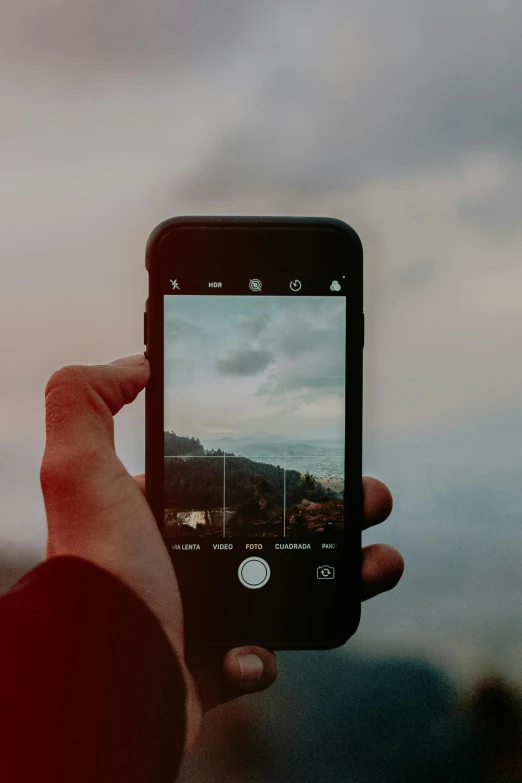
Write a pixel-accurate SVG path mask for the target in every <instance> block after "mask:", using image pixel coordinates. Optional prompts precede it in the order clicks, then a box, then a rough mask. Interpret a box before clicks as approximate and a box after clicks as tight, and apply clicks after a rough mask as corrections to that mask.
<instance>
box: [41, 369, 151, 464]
mask: <svg viewBox="0 0 522 783" xmlns="http://www.w3.org/2000/svg"><path fill="white" fill-rule="evenodd" d="M149 375H150V366H149V363H148V361H147V359H146V357H145V356H144V354H138V355H136V356H129V357H125V358H124V359H117V360H116V361H114V362H112V363H111V364H106V365H105V364H103V365H93V366H84V365H71V366H68V367H63V368H62V369H61V370H58V371H57V372H55V373H54V374H53V375H52V376H51V378H50V379H49V382H48V383H47V386H46V389H45V408H46V449H45V455H44V460H45V459H46V458H48V459H59V458H60V457H63V456H64V455H67V459H70V457H71V455H72V454H74V453H76V452H78V451H81V452H85V450H88V451H89V452H91V453H92V452H93V451H96V452H99V451H100V450H102V451H103V452H106V451H107V450H114V422H113V416H114V415H115V414H116V413H118V411H119V410H120V409H121V408H122V407H123V406H124V405H127V404H128V403H130V402H132V401H133V400H134V399H135V398H136V396H137V395H138V394H139V392H140V391H141V390H142V389H143V388H144V387H145V386H146V384H147V382H148V380H149Z"/></svg>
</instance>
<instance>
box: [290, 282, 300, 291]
mask: <svg viewBox="0 0 522 783" xmlns="http://www.w3.org/2000/svg"><path fill="white" fill-rule="evenodd" d="M300 290H301V281H300V280H292V281H291V283H290V291H294V292H297V291H300Z"/></svg>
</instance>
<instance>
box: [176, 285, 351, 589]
mask: <svg viewBox="0 0 522 783" xmlns="http://www.w3.org/2000/svg"><path fill="white" fill-rule="evenodd" d="M334 284H336V285H334ZM247 285H248V287H249V289H250V291H251V292H252V293H250V294H247V295H244V296H243V295H237V296H226V295H223V294H222V293H221V292H218V291H217V292H216V293H214V294H212V295H183V292H180V293H177V294H174V295H167V296H165V297H164V345H165V349H164V351H165V354H164V387H165V388H164V400H165V402H164V428H163V429H164V471H165V475H164V531H163V533H164V536H165V537H166V538H170V539H180V538H181V537H183V539H184V540H187V538H188V539H190V538H192V539H193V540H194V539H198V540H201V539H203V538H205V537H212V539H213V540H214V541H217V540H221V541H222V540H223V539H228V540H233V539H234V538H241V539H253V540H256V539H257V540H259V538H265V539H266V538H269V539H281V540H289V541H291V540H294V541H296V540H298V539H300V540H303V541H306V540H311V539H314V540H315V539H317V538H319V539H323V540H325V539H326V540H333V541H335V540H336V539H337V538H338V537H339V536H340V535H341V533H342V530H343V522H344V510H343V509H344V437H345V420H344V408H345V350H346V347H345V334H346V298H345V297H344V296H335V295H334V296H301V295H296V294H295V293H294V294H293V295H292V293H291V292H292V291H293V292H298V291H299V290H300V288H301V283H300V281H298V280H292V282H291V284H290V288H289V287H288V283H287V285H286V290H287V291H288V292H289V295H287V296H267V295H264V294H263V292H262V289H263V284H262V282H261V281H260V280H258V279H251V280H250V282H249V283H247ZM337 286H339V283H338V282H337V281H333V282H332V291H337ZM339 287H340V286H339ZM334 576H335V569H334V568H333V566H329V565H322V566H320V567H319V568H317V578H318V579H334Z"/></svg>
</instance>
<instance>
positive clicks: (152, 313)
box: [145, 216, 364, 650]
mask: <svg viewBox="0 0 522 783" xmlns="http://www.w3.org/2000/svg"><path fill="white" fill-rule="evenodd" d="M187 228H190V229H209V228H215V229H221V228H226V229H231V228H232V229H234V228H235V229H247V230H252V231H263V230H265V229H277V230H279V231H287V230H293V231H296V230H298V231H299V232H302V231H305V232H309V231H325V230H328V231H334V232H337V233H341V234H342V236H343V239H344V241H345V242H346V247H347V248H349V253H347V259H346V260H347V263H346V272H347V275H349V291H350V295H349V297H347V330H346V367H347V378H348V376H349V381H348V380H347V386H346V423H345V430H346V443H347V444H348V443H350V444H351V446H350V449H349V452H350V453H349V459H346V457H345V465H346V473H345V487H346V489H345V509H346V507H347V505H348V504H349V508H350V518H351V519H359V522H360V523H362V515H363V493H362V357H363V351H362V349H363V343H364V323H363V318H364V316H363V253H362V244H361V241H360V239H359V237H358V235H357V234H356V232H355V231H354V230H353V229H352V228H351V227H350V226H348V225H347V224H346V223H344V222H343V221H341V220H337V219H335V218H313V217H275V218H274V217H259V216H256V217H248V216H245V217H227V216H212V217H205V216H186V217H178V218H169V219H167V220H165V221H163V222H162V223H160V224H159V225H158V226H156V228H155V229H154V230H153V232H152V233H151V235H150V237H149V240H148V242H147V248H146V268H147V270H148V272H149V295H148V299H147V303H146V335H145V340H146V355H147V357H148V359H149V361H150V364H151V377H150V381H149V383H148V385H147V388H146V459H145V463H146V495H147V499H148V502H149V504H150V506H151V509H152V511H153V513H154V516H155V518H156V520H157V522H158V526H159V528H160V530H161V529H162V523H163V481H164V467H163V449H164V439H163V426H164V425H163V418H164V416H163V400H164V391H163V383H164V378H163V363H164V340H163V317H164V316H163V296H164V295H165V290H164V287H163V285H162V284H161V281H160V275H161V273H162V272H164V271H165V264H166V263H167V261H166V259H170V258H171V257H172V252H173V251H174V250H175V244H176V234H177V235H178V236H179V230H180V229H182V230H184V229H187ZM348 255H349V258H348ZM348 368H349V372H348ZM347 451H348V449H347ZM348 462H349V464H350V470H348V467H347V466H348ZM360 523H359V524H358V525H355V524H353V523H352V524H349V525H346V527H345V538H344V540H345V544H346V557H345V565H346V572H347V574H349V577H350V578H349V579H348V584H349V591H347V596H346V605H345V609H346V613H345V616H344V617H343V618H340V619H339V627H338V632H337V633H336V635H335V637H332V638H330V639H328V640H327V639H324V640H319V641H317V640H310V639H287V640H284V639H279V640H278V639H261V638H260V639H256V640H252V639H251V638H249V639H246V640H245V641H242V640H241V639H240V638H233V639H230V640H227V641H225V640H216V641H212V640H208V641H205V642H204V643H197V644H194V645H191V646H196V647H223V648H228V647H231V646H236V645H238V644H240V643H249V644H252V643H256V644H259V645H261V646H266V647H270V648H271V649H281V650H285V649H286V650H298V649H332V648H334V647H338V646H340V645H342V644H344V643H345V642H346V641H347V640H348V639H349V638H350V637H351V636H352V635H353V633H354V632H355V630H356V629H357V627H358V625H359V621H360V613H361V565H362V555H361V524H360ZM255 592H257V591H255ZM348 592H349V595H348ZM184 602H185V599H184ZM186 611H190V607H189V606H187V608H186Z"/></svg>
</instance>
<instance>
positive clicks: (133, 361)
mask: <svg viewBox="0 0 522 783" xmlns="http://www.w3.org/2000/svg"><path fill="white" fill-rule="evenodd" d="M111 364H113V365H115V366H116V367H135V366H136V365H138V364H145V354H144V353H135V354H133V355H132V356H124V357H123V358H122V359H115V360H114V361H113V362H111Z"/></svg>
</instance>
